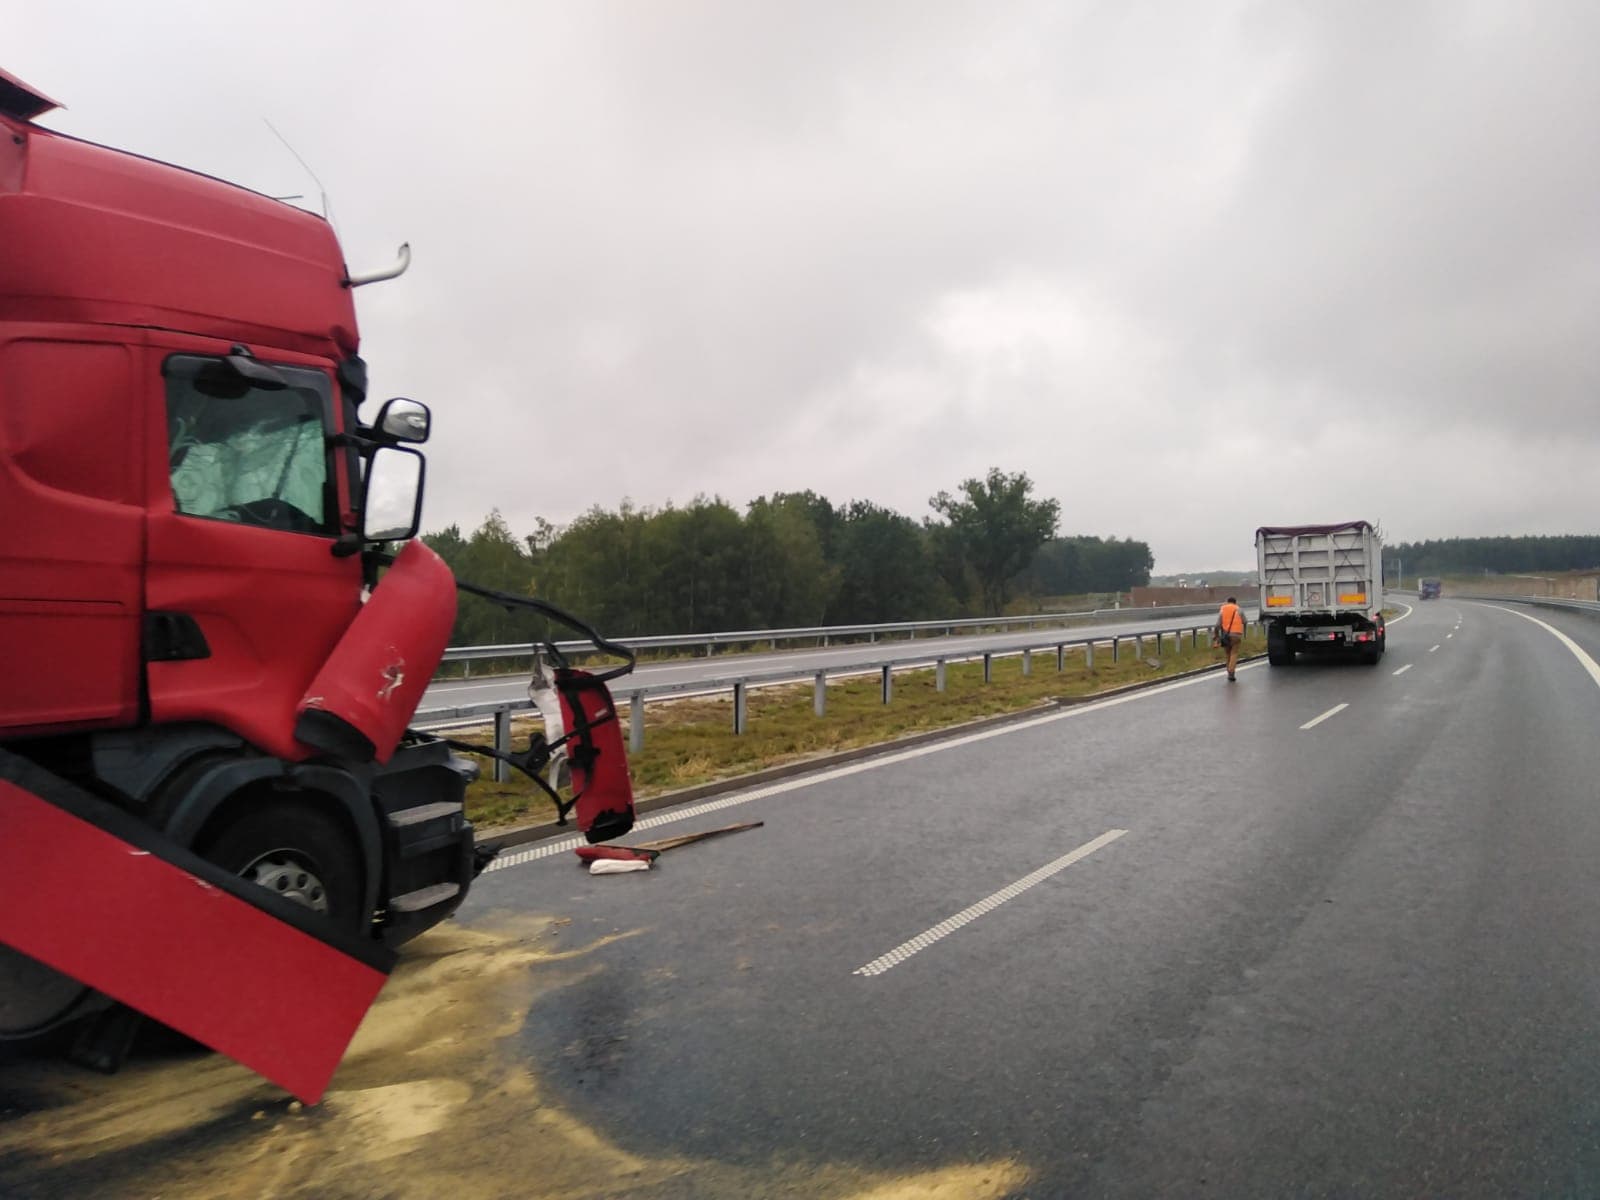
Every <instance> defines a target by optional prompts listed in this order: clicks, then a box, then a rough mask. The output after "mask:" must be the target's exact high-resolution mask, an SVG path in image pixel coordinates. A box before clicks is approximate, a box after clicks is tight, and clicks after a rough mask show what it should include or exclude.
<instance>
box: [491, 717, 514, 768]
mask: <svg viewBox="0 0 1600 1200" xmlns="http://www.w3.org/2000/svg"><path fill="white" fill-rule="evenodd" d="M494 748H495V749H496V750H498V751H500V753H501V754H510V753H511V710H510V709H509V708H502V709H499V710H497V711H496V712H495V714H494ZM510 778H511V768H510V767H508V766H507V765H506V764H505V763H503V762H501V761H500V760H499V759H498V758H497V759H495V760H494V781H495V782H496V783H504V782H505V781H506V780H508V779H510Z"/></svg>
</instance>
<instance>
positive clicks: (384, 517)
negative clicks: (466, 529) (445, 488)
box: [361, 446, 427, 542]
mask: <svg viewBox="0 0 1600 1200" xmlns="http://www.w3.org/2000/svg"><path fill="white" fill-rule="evenodd" d="M426 469H427V464H426V462H425V460H424V459H423V457H422V455H421V454H419V453H418V452H417V451H415V450H412V449H411V448H409V447H407V446H379V447H378V448H377V449H376V450H374V451H373V452H372V457H371V458H370V459H368V460H367V480H366V500H365V503H363V504H362V506H361V538H362V540H363V541H367V542H403V541H405V540H406V539H407V538H409V537H412V536H414V535H415V534H416V532H417V526H418V525H419V524H420V523H421V521H422V481H423V476H424V475H425V473H426Z"/></svg>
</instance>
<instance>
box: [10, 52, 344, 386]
mask: <svg viewBox="0 0 1600 1200" xmlns="http://www.w3.org/2000/svg"><path fill="white" fill-rule="evenodd" d="M54 107H56V104H55V102H54V101H52V100H50V99H49V98H48V97H45V96H44V95H43V94H42V93H39V92H37V91H36V90H34V89H32V88H29V87H28V86H27V85H26V84H24V83H22V82H21V81H20V80H17V79H16V78H15V77H14V76H11V75H8V74H5V73H4V72H0V245H4V246H5V247H6V257H7V263H6V271H5V273H4V275H0V320H16V319H20V317H21V316H22V314H23V313H26V315H27V317H28V319H32V320H39V319H44V320H55V321H70V322H83V323H88V324H101V325H123V326H141V327H151V328H161V329H173V330H180V331H183V332H186V333H194V334H199V335H202V336H215V337H218V338H223V339H227V340H230V341H238V340H244V341H248V342H259V343H262V344H265V345H269V346H276V347H278V348H281V349H286V350H295V351H300V352H303V353H308V354H316V355H319V356H326V357H344V356H347V355H350V354H354V353H355V352H356V349H357V346H358V344H359V334H358V332H357V327H356V320H355V306H354V303H353V302H352V298H351V294H350V289H349V287H348V286H347V285H346V278H347V276H346V271H345V265H344V256H343V254H342V252H341V251H340V249H339V243H338V239H337V238H336V237H335V236H334V233H333V230H332V228H331V227H330V226H329V225H328V223H327V222H326V221H324V220H323V219H322V218H321V217H319V216H317V215H316V214H314V213H309V212H306V211H305V210H303V209H300V208H296V207H294V206H293V205H290V204H286V203H283V202H282V201H279V200H274V199H272V198H271V197H268V196H263V195H261V194H259V193H257V192H252V191H250V190H249V189H247V188H242V187H238V186H236V185H234V184H230V183H225V182H223V181H222V180H219V179H213V178H212V177H210V176H208V175H202V174H200V173H198V172H195V171H189V170H185V169H183V168H181V167H175V166H173V165H171V164H169V163H164V162H159V161H157V160H155V159H150V158H144V157H141V156H140V155H137V154H130V153H127V152H125V151H121V150H115V149H111V148H109V147H106V146H100V145H96V144H95V143H93V142H86V141H81V140H79V139H77V138H73V137H69V136H67V135H65V134H61V133H57V132H55V131H54V130H50V129H46V128H44V127H43V126H40V125H37V124H35V123H34V121H33V118H35V117H37V116H39V115H40V114H42V113H45V112H48V111H49V110H50V109H51V108H54Z"/></svg>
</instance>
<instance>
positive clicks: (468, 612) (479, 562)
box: [441, 509, 533, 646]
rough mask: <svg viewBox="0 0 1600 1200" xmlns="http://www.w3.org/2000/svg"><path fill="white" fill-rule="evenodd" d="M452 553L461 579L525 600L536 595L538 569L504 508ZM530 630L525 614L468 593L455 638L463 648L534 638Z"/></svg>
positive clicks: (460, 605)
mask: <svg viewBox="0 0 1600 1200" xmlns="http://www.w3.org/2000/svg"><path fill="white" fill-rule="evenodd" d="M451 551H452V553H454V554H455V557H456V561H455V562H454V563H452V564H451V566H452V568H453V569H454V571H455V573H456V575H457V577H459V578H461V579H464V580H466V581H467V582H469V583H475V584H478V585H479V586H480V587H487V588H494V589H495V590H496V591H501V592H511V593H513V594H515V595H522V596H526V595H528V594H530V593H531V592H532V589H533V565H532V563H531V562H530V560H529V558H528V555H527V552H526V551H525V550H524V549H523V543H522V542H521V541H520V540H518V539H517V538H516V537H515V536H513V534H512V532H511V529H510V527H509V526H508V525H507V524H506V522H505V518H504V517H502V516H501V515H500V510H499V509H495V510H493V511H492V512H490V514H489V515H488V517H486V518H485V519H484V522H483V524H482V525H480V526H478V528H477V529H475V530H474V531H473V533H472V536H471V537H470V538H468V539H467V540H466V543H465V545H463V546H461V547H460V548H459V551H456V549H455V548H454V547H453V546H452V547H451ZM441 557H443V555H441ZM446 561H447V562H448V561H449V559H448V558H446ZM531 628H532V626H531V624H530V621H529V618H528V617H527V616H526V615H524V614H521V613H514V612H507V611H506V610H505V609H504V608H501V607H500V606H499V605H496V604H492V603H490V602H489V601H487V600H484V599H482V598H481V597H478V596H466V595H464V596H462V597H461V598H460V601H459V603H458V605H457V617H456V632H455V640H456V641H457V643H458V644H466V645H475V646H483V645H501V644H505V643H509V642H516V641H522V640H524V639H525V638H528V639H530V640H531V636H532V635H531V633H530V632H529V631H530V629H531Z"/></svg>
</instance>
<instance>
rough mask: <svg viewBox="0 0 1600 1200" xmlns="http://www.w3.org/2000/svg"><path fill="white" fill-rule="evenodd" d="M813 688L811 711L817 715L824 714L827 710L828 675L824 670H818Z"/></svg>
mask: <svg viewBox="0 0 1600 1200" xmlns="http://www.w3.org/2000/svg"><path fill="white" fill-rule="evenodd" d="M813 686H814V690H813V691H812V693H811V711H812V712H814V713H816V714H817V716H819V717H821V716H826V715H827V712H828V676H827V673H826V672H824V671H818V672H817V676H816V683H815V684H814V685H813Z"/></svg>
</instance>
